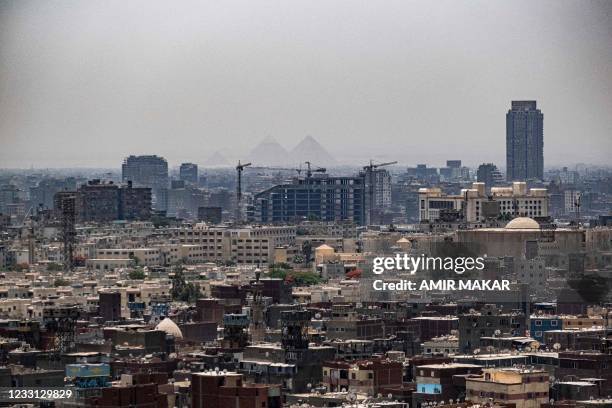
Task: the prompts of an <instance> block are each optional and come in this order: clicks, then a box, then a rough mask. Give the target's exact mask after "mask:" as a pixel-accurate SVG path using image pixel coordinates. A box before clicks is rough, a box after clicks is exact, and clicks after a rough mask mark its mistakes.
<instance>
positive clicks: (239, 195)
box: [236, 160, 251, 223]
mask: <svg viewBox="0 0 612 408" xmlns="http://www.w3.org/2000/svg"><path fill="white" fill-rule="evenodd" d="M250 165H251V163H250V162H249V163H244V164H242V163H240V160H238V165H237V166H236V172H237V173H238V183H237V184H236V223H240V218H241V214H240V202H241V201H242V172H243V171H244V168H245V167H248V166H250Z"/></svg>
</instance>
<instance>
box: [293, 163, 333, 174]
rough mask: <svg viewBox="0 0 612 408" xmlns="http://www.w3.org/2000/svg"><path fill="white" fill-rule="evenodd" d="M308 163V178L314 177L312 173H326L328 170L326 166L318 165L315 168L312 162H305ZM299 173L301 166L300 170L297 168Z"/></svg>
mask: <svg viewBox="0 0 612 408" xmlns="http://www.w3.org/2000/svg"><path fill="white" fill-rule="evenodd" d="M304 163H306V178H311V177H312V173H325V172H326V171H327V169H326V168H325V167H317V168H315V169H313V168H312V167H311V164H312V163H310V162H309V161H307V162H304ZM296 170H297V172H298V174H300V172H301V171H302V169H301V168H300V169H299V170H298V169H296Z"/></svg>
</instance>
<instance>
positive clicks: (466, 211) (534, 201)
mask: <svg viewBox="0 0 612 408" xmlns="http://www.w3.org/2000/svg"><path fill="white" fill-rule="evenodd" d="M490 202H493V203H495V204H494V205H495V206H499V214H500V215H508V216H510V217H512V218H514V217H547V216H548V194H547V190H546V189H544V188H532V189H527V184H526V183H525V182H519V181H517V182H514V183H512V186H510V187H492V188H491V194H490V195H487V194H486V192H485V185H484V183H473V185H472V188H470V189H463V190H461V194H459V195H446V194H443V193H442V190H441V189H440V188H437V187H435V188H421V189H419V220H420V221H421V222H433V221H437V220H439V219H440V215H441V212H442V211H444V210H449V211H456V212H458V213H459V214H461V216H462V217H463V218H465V221H466V222H480V221H484V220H485V219H486V208H488V207H489V206H490V205H489V203H490Z"/></svg>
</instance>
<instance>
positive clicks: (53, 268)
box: [47, 262, 64, 272]
mask: <svg viewBox="0 0 612 408" xmlns="http://www.w3.org/2000/svg"><path fill="white" fill-rule="evenodd" d="M47 270H48V271H49V272H59V271H63V270H64V267H63V266H62V265H60V264H58V263H57V262H49V263H48V264H47Z"/></svg>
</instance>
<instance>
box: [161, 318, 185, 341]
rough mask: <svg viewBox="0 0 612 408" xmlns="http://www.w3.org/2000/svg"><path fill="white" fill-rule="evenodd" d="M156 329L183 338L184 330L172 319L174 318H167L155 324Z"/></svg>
mask: <svg viewBox="0 0 612 408" xmlns="http://www.w3.org/2000/svg"><path fill="white" fill-rule="evenodd" d="M155 330H162V331H165V332H166V333H167V334H171V335H173V336H174V337H175V338H177V339H182V338H183V332H181V329H179V327H178V326H177V325H176V323H174V322H173V321H172V319H169V318H167V317H166V318H165V319H164V320H162V321H161V322H159V324H158V325H157V326H155Z"/></svg>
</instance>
